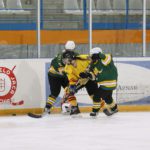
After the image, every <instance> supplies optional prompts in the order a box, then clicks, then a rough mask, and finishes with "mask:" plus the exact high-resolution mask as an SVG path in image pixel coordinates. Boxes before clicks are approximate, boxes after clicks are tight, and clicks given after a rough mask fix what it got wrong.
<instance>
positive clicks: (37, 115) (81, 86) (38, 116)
mask: <svg viewBox="0 0 150 150" xmlns="http://www.w3.org/2000/svg"><path fill="white" fill-rule="evenodd" d="M83 87H84V85H77V88H76V91H75V93H77V92H78V91H79V90H80V89H81V88H83ZM69 96H70V94H68V95H67V96H64V97H63V101H66V99H67V98H68V97H69ZM47 114H48V113H47V112H46V111H44V112H43V113H42V114H35V113H31V112H29V113H28V114H27V115H28V116H29V117H32V118H42V117H45V116H46V115H47Z"/></svg>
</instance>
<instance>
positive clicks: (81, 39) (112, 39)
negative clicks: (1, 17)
mask: <svg viewBox="0 0 150 150" xmlns="http://www.w3.org/2000/svg"><path fill="white" fill-rule="evenodd" d="M58 35H59V36H58ZM36 37H37V36H36V31H34V30H28V31H0V43H1V44H10V45H13V44H14V45H17V44H31V45H33V44H36V42H37V41H36V40H37V39H36ZM68 39H71V40H74V41H75V42H76V43H77V44H84V43H88V30H42V31H41V44H64V43H65V42H66V41H67V40H68ZM146 39H147V43H150V30H147V38H146ZM99 43H101V44H107V43H108V44H114V43H116V44H117V43H122V44H127V43H137V44H138V43H142V30H93V44H99Z"/></svg>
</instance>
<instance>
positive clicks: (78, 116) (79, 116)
mask: <svg viewBox="0 0 150 150" xmlns="http://www.w3.org/2000/svg"><path fill="white" fill-rule="evenodd" d="M70 116H71V118H82V115H81V114H73V115H70Z"/></svg>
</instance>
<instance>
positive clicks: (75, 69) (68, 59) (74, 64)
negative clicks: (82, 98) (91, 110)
mask: <svg viewBox="0 0 150 150" xmlns="http://www.w3.org/2000/svg"><path fill="white" fill-rule="evenodd" d="M63 61H64V63H65V64H66V65H65V72H66V74H67V77H68V80H69V88H68V91H69V93H70V97H68V101H69V102H70V103H71V112H70V115H77V114H79V113H80V110H79V108H78V105H77V100H76V97H75V93H76V91H77V89H78V87H79V86H84V87H85V88H86V90H87V93H88V95H89V96H90V97H91V98H92V96H93V93H94V92H95V90H96V89H97V88H98V86H97V83H96V82H95V81H92V80H89V79H88V78H87V79H81V78H80V76H79V75H80V73H81V72H84V71H86V70H87V69H88V66H89V64H90V61H91V60H90V59H89V55H78V56H75V53H74V52H72V51H67V52H65V53H63Z"/></svg>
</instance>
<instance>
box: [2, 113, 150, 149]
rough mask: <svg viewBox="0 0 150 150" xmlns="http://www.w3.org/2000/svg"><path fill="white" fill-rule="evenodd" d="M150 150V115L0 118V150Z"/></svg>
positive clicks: (57, 115) (54, 115)
mask: <svg viewBox="0 0 150 150" xmlns="http://www.w3.org/2000/svg"><path fill="white" fill-rule="evenodd" d="M11 149H12V150H150V112H146V113H144V112H141V113H139V112H134V113H121V112H119V113H118V114H115V115H114V116H111V117H107V116H105V115H104V114H102V113H100V114H99V116H98V118H96V119H92V118H90V117H89V114H86V113H85V114H82V117H81V118H71V117H70V116H64V115H60V114H51V115H49V116H46V117H43V118H40V119H34V118H30V117H28V116H11V117H0V150H11Z"/></svg>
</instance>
